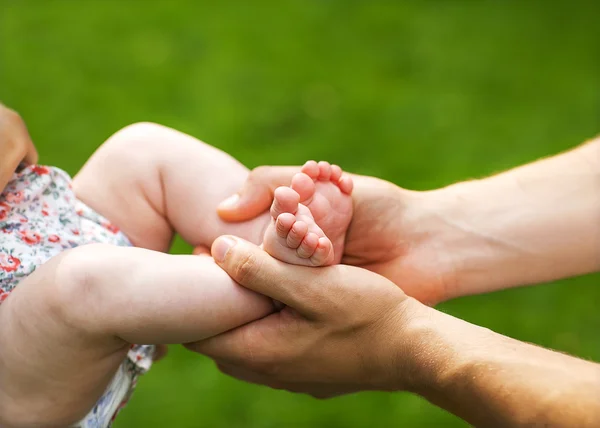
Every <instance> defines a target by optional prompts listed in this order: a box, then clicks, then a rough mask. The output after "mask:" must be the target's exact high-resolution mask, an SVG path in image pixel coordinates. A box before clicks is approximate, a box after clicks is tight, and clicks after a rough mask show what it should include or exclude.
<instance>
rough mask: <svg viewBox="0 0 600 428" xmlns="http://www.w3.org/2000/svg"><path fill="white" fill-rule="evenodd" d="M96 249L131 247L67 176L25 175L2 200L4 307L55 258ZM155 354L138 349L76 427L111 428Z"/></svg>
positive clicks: (38, 170)
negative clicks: (79, 197) (24, 282)
mask: <svg viewBox="0 0 600 428" xmlns="http://www.w3.org/2000/svg"><path fill="white" fill-rule="evenodd" d="M92 243H104V244H112V245H120V246H131V243H130V242H129V240H128V239H127V237H126V236H125V235H123V233H121V232H120V231H119V229H118V228H117V227H115V226H114V225H112V224H111V223H110V222H109V221H108V220H107V219H105V218H104V217H102V216H100V215H99V214H97V213H96V212H94V211H93V210H92V209H91V208H89V207H88V206H86V205H85V204H83V203H82V202H81V201H78V200H77V198H76V197H75V195H74V193H73V191H72V189H71V179H70V177H69V176H68V174H67V173H65V172H64V171H62V170H60V169H58V168H50V167H44V166H37V165H36V166H30V167H26V168H23V169H21V170H20V171H19V172H18V173H16V174H15V175H14V176H13V178H12V180H11V182H10V183H9V184H8V185H7V187H6V188H5V189H4V191H3V193H2V194H0V304H1V303H2V302H4V301H5V300H6V299H7V298H9V296H10V292H11V291H12V290H13V289H14V288H15V287H17V286H18V285H19V282H20V281H22V280H23V279H24V278H26V277H27V276H28V275H30V274H31V273H32V272H33V271H34V270H35V269H36V268H37V267H38V266H40V265H42V264H43V263H45V262H46V261H48V260H49V259H50V258H52V257H54V256H56V255H57V254H59V253H60V252H62V251H64V250H67V249H69V248H74V247H78V246H80V245H86V244H92ZM153 353H154V347H153V346H150V345H133V346H132V348H131V350H130V351H129V354H128V358H127V359H126V360H125V361H124V362H123V364H122V365H121V367H120V368H119V370H118V372H117V373H116V374H115V377H114V378H113V380H112V382H111V384H110V385H109V386H108V388H107V389H106V391H105V392H104V395H103V396H102V397H101V398H100V400H99V401H98V402H97V403H96V405H95V406H94V408H93V409H92V410H91V411H90V413H89V414H88V415H87V416H86V417H85V418H84V419H83V420H82V421H81V422H80V423H79V424H77V425H75V426H76V427H81V428H83V427H86V428H87V427H95V428H104V427H108V426H110V424H111V422H112V420H114V417H115V416H116V414H117V413H118V412H119V410H121V409H122V408H123V406H124V405H125V403H126V402H127V400H128V399H129V397H130V395H131V393H132V391H133V389H134V387H135V384H136V381H137V377H138V375H139V374H141V373H144V372H146V371H147V370H148V369H149V368H150V366H151V364H152V355H153Z"/></svg>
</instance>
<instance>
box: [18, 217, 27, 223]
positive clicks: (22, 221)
mask: <svg viewBox="0 0 600 428" xmlns="http://www.w3.org/2000/svg"><path fill="white" fill-rule="evenodd" d="M19 222H21V223H29V220H27V217H21V218H20V219H19Z"/></svg>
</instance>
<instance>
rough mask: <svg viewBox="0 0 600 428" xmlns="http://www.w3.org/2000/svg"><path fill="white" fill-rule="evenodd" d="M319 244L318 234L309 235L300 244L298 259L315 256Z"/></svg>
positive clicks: (297, 251)
mask: <svg viewBox="0 0 600 428" xmlns="http://www.w3.org/2000/svg"><path fill="white" fill-rule="evenodd" d="M318 244H319V237H318V236H317V234H316V233H312V232H309V233H307V234H306V236H305V237H304V239H303V240H302V242H301V243H300V246H299V247H298V248H297V249H296V253H297V254H298V257H300V258H303V259H308V258H309V257H311V256H312V255H313V254H314V252H315V250H316V249H317V245H318Z"/></svg>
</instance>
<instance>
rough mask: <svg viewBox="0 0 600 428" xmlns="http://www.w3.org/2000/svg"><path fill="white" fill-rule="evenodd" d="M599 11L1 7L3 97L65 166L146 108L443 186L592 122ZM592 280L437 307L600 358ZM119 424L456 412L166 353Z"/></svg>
mask: <svg viewBox="0 0 600 428" xmlns="http://www.w3.org/2000/svg"><path fill="white" fill-rule="evenodd" d="M599 14H600V3H598V2H593V1H587V2H586V1H560V0H557V1H533V0H530V1H518V0H514V1H508V0H507V1H472V0H464V1H460V0H447V1H441V0H438V1H435V0H426V1H421V2H417V1H411V2H396V1H384V0H381V1H355V0H345V1H342V0H303V1H299V0H292V1H285V2H282V1H221V2H216V1H215V2H209V1H198V2H178V1H171V2H169V1H141V0H140V1H92V0H87V1H79V2H77V1H74V0H73V1H58V0H56V1H49V0H48V1H41V0H40V1H17V0H0V41H1V44H0V100H2V101H3V102H4V103H6V104H8V105H9V106H12V107H13V108H16V109H18V110H19V111H20V112H21V114H22V115H23V116H24V117H25V119H26V120H27V122H28V125H29V129H30V131H31V134H32V136H33V138H34V139H35V141H36V143H37V145H38V147H39V149H40V152H41V159H42V161H43V162H44V163H48V164H55V165H58V166H61V167H62V168H64V169H66V170H67V171H69V172H70V173H75V172H76V171H77V169H78V168H79V167H80V166H81V165H82V164H83V162H84V161H85V159H86V158H87V157H88V156H89V155H90V154H91V153H92V152H93V151H94V149H95V148H96V147H97V146H98V145H100V144H101V143H102V142H103V141H104V140H105V139H106V138H107V137H108V136H109V135H110V134H111V133H113V132H115V131H116V130H117V129H119V128H120V127H123V126H125V125H127V124H129V123H132V122H136V121H141V120H150V121H156V122H159V123H162V124H165V125H169V126H172V127H175V128H177V129H180V130H182V131H185V132H188V133H190V134H192V135H194V136H197V137H199V138H201V139H203V140H205V141H207V142H209V143H211V144H213V145H215V146H217V147H220V148H221V149H223V150H225V151H227V152H229V153H231V154H233V155H234V156H236V157H237V158H238V159H240V160H241V161H242V162H244V163H245V164H246V165H248V166H249V167H254V166H257V165H261V164H300V163H302V162H304V161H305V160H306V159H309V158H316V159H327V160H330V161H334V162H336V163H339V164H341V165H342V166H343V167H344V168H346V169H347V170H350V171H353V172H357V173H363V174H372V175H377V176H379V177H382V178H385V179H388V180H391V181H393V182H395V183H398V184H399V185H401V186H404V187H408V188H415V189H428V188H435V187H438V186H443V185H446V184H449V183H451V182H454V181H458V180H463V179H467V178H472V177H479V176H484V175H487V174H491V173H494V172H497V171H500V170H503V169H506V168H509V167H511V166H515V165H518V164H521V163H525V162H528V161H531V160H534V159H536V158H539V157H542V156H546V155H548V154H552V153H555V152H559V151H562V150H565V149H568V148H569V147H572V146H574V145H576V144H578V143H580V142H582V141H583V140H584V139H586V138H589V137H591V136H593V135H595V134H596V133H597V132H598V131H599V130H600V124H599V118H600V99H599V94H600V79H599V76H600V31H599V28H600V27H598V25H597V18H598V16H599ZM131 156H135V154H134V153H132V154H131ZM186 250H187V248H186V247H185V246H184V245H182V244H180V243H178V244H177V245H176V248H175V251H177V252H181V251H186ZM599 283H600V276H599V275H590V276H587V277H582V278H577V279H572V280H566V281H560V282H557V283H554V284H551V285H548V286H545V287H531V288H524V289H519V290H510V291H506V292H501V293H495V294H492V295H487V296H478V297H469V298H464V299H459V300H456V301H453V302H448V303H446V304H444V305H442V306H441V309H442V310H444V311H446V312H448V313H450V314H453V315H456V316H458V317H461V318H464V319H466V320H468V321H471V322H473V323H477V324H481V325H484V326H486V327H489V328H492V329H494V330H496V331H498V332H501V333H504V334H507V335H509V336H512V337H515V338H518V339H522V340H527V341H531V342H534V343H538V344H540V345H543V346H548V347H551V348H554V349H558V350H562V351H565V352H569V353H572V354H575V355H579V356H581V357H584V358H589V359H593V360H596V361H600V342H599V341H598V331H600V317H599V316H598V308H599V307H600V287H599ZM116 426H117V427H127V426H131V427H137V426H148V427H154V426H156V427H162V426H178V427H203V426H206V427H232V428H235V427H250V428H254V427H256V428H270V427H332V428H335V427H357V428H358V427H366V426H374V427H391V426H409V427H431V426H464V424H463V423H461V422H460V421H458V420H457V419H456V418H454V417H453V416H451V415H449V414H447V413H445V412H443V411H441V410H438V409H436V408H435V407H433V406H432V405H430V404H428V403H427V402H425V401H423V400H421V399H419V398H416V397H413V396H409V395H406V394H383V393H381V394H380V393H367V394H358V395H355V396H350V397H344V398H339V399H335V400H331V401H326V402H322V401H316V400H313V399H310V398H308V397H304V396H296V395H292V394H288V393H284V392H278V391H271V390H268V389H266V388H261V387H256V386H251V385H246V384H243V383H240V382H237V381H235V380H232V379H228V378H226V377H225V376H223V375H221V374H219V373H218V372H217V371H216V370H215V369H214V367H213V366H212V364H211V363H210V361H208V360H206V359H204V358H202V357H198V356H196V355H193V354H191V353H189V352H186V351H183V350H180V349H173V350H172V352H171V357H170V358H169V359H167V360H166V361H164V362H161V363H159V364H157V365H156V367H155V368H154V369H153V370H152V371H151V373H150V374H149V375H147V376H145V377H144V378H143V379H142V380H141V382H140V385H139V388H138V391H137V393H136V395H135V396H134V399H133V401H132V403H131V405H130V406H129V407H128V408H127V409H126V410H125V411H124V412H123V413H122V416H121V417H120V419H119V420H118V422H117V424H116Z"/></svg>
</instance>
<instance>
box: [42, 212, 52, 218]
mask: <svg viewBox="0 0 600 428" xmlns="http://www.w3.org/2000/svg"><path fill="white" fill-rule="evenodd" d="M42 215H43V216H44V217H48V216H49V215H50V214H49V213H48V211H46V210H42Z"/></svg>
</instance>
